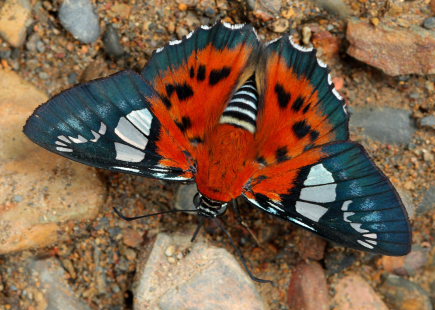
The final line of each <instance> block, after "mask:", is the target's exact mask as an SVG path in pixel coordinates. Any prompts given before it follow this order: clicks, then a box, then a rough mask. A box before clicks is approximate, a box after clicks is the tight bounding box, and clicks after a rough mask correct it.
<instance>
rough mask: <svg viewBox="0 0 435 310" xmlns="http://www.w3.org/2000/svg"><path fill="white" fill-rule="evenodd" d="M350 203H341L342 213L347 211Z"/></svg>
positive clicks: (347, 201)
mask: <svg viewBox="0 0 435 310" xmlns="http://www.w3.org/2000/svg"><path fill="white" fill-rule="evenodd" d="M351 203H352V200H346V201H345V202H343V205H342V206H341V210H342V211H347V210H348V208H349V205H350V204H351Z"/></svg>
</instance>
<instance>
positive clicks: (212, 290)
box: [134, 233, 267, 310]
mask: <svg viewBox="0 0 435 310" xmlns="http://www.w3.org/2000/svg"><path fill="white" fill-rule="evenodd" d="M190 238H191V234H186V235H178V234H177V235H167V234H162V233H161V234H159V235H158V236H157V238H156V240H155V242H154V244H152V248H151V250H150V251H149V252H148V253H145V254H144V255H143V257H142V260H141V261H140V262H139V265H138V273H137V280H136V283H135V285H134V287H135V290H134V309H136V310H142V309H160V310H172V309H192V310H193V309H205V310H215V309H216V310H217V309H232V310H239V309H252V310H256V309H258V310H260V309H267V308H266V306H265V304H264V302H263V300H262V298H261V296H260V294H259V293H258V291H257V289H256V287H255V285H254V284H253V283H252V281H251V279H250V278H249V277H248V275H247V274H246V272H245V271H244V270H243V268H242V267H241V266H240V265H239V263H238V262H237V261H236V260H235V259H234V258H233V257H232V256H231V254H229V253H228V252H227V251H226V250H224V249H220V248H216V247H212V246H210V245H208V244H206V243H204V242H203V241H200V240H197V241H195V243H191V242H190ZM169 249H171V250H169ZM167 254H169V255H170V256H168V255H167Z"/></svg>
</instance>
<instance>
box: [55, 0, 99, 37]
mask: <svg viewBox="0 0 435 310" xmlns="http://www.w3.org/2000/svg"><path fill="white" fill-rule="evenodd" d="M59 19H60V22H61V23H62V25H63V26H64V27H65V29H66V30H68V31H69V32H71V34H72V35H73V36H74V37H75V38H76V39H77V40H79V41H81V42H83V43H92V42H95V41H96V40H97V39H98V37H99V36H100V25H99V22H98V15H97V14H96V13H95V8H94V6H93V5H92V3H91V1H89V0H64V2H63V3H62V5H61V7H60V10H59Z"/></svg>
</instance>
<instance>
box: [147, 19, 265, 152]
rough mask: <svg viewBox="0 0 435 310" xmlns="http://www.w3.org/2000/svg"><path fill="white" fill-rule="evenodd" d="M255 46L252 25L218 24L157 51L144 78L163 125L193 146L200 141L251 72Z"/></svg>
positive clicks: (154, 107) (197, 31)
mask: <svg viewBox="0 0 435 310" xmlns="http://www.w3.org/2000/svg"><path fill="white" fill-rule="evenodd" d="M258 45H259V42H258V39H257V36H256V34H255V30H254V29H253V27H252V26H250V25H229V24H226V23H220V22H218V23H217V24H216V25H214V26H213V27H207V26H202V27H201V28H199V29H198V30H195V31H194V32H192V33H190V34H189V35H187V36H186V37H185V38H184V39H183V40H180V41H172V42H170V43H169V45H167V46H165V47H163V48H161V49H158V50H157V51H156V52H155V54H154V55H153V56H152V58H151V59H150V61H149V63H148V65H147V66H146V67H145V68H144V69H143V71H142V76H143V77H144V79H145V80H147V81H148V82H149V83H150V85H152V86H153V87H154V88H155V89H156V91H157V92H158V93H159V95H160V96H161V98H162V99H163V101H157V102H153V101H152V102H151V104H152V108H153V111H154V113H155V114H156V115H157V117H158V118H159V119H160V120H161V122H162V124H163V125H164V126H165V127H167V128H169V129H170V131H171V132H179V133H180V134H182V135H184V136H185V137H187V139H188V141H190V142H192V143H193V144H194V145H195V144H196V143H198V142H201V141H204V138H205V136H206V135H207V133H208V132H210V131H211V130H212V128H213V127H214V126H215V125H216V124H217V123H218V121H219V118H220V116H221V114H222V112H223V111H224V109H225V106H226V104H227V102H228V100H229V98H230V97H231V94H232V93H233V92H234V91H235V89H236V88H237V86H239V85H241V84H242V83H243V82H244V81H245V80H247V79H248V78H249V77H250V75H252V73H253V71H254V69H255V68H254V62H255V59H256V52H257V47H258Z"/></svg>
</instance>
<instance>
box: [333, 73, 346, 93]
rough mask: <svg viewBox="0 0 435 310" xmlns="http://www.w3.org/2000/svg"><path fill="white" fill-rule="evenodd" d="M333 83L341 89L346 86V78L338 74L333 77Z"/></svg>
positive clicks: (337, 88) (336, 87)
mask: <svg viewBox="0 0 435 310" xmlns="http://www.w3.org/2000/svg"><path fill="white" fill-rule="evenodd" d="M332 83H334V86H335V89H336V90H338V91H340V90H342V89H343V87H344V79H343V78H342V77H341V76H336V77H333V78H332Z"/></svg>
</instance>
